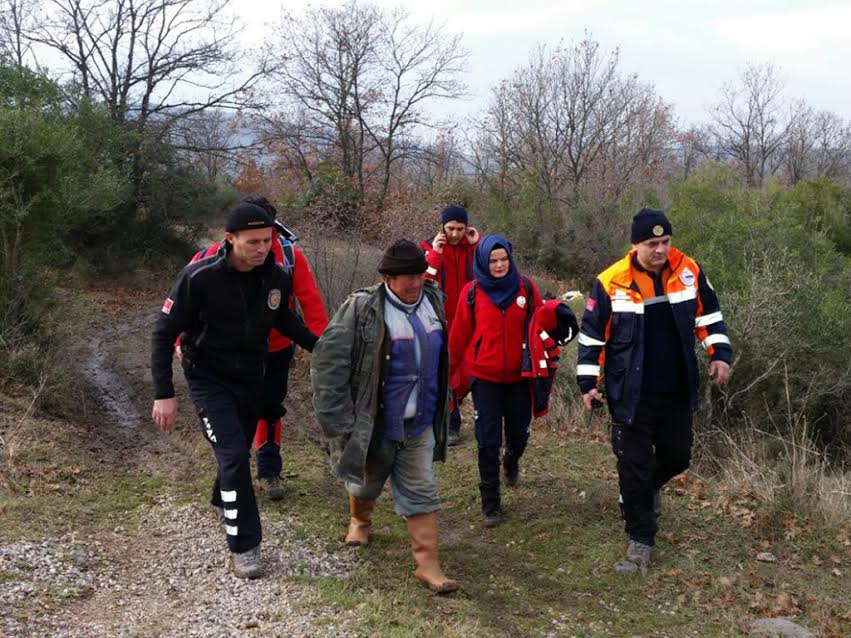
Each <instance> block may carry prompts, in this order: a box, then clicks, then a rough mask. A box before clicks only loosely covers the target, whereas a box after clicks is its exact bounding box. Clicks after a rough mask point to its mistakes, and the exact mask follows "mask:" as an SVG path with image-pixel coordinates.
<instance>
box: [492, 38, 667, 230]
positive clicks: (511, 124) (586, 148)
mask: <svg viewBox="0 0 851 638" xmlns="http://www.w3.org/2000/svg"><path fill="white" fill-rule="evenodd" d="M478 131H479V141H478V143H477V144H476V157H477V159H478V165H479V172H480V175H482V176H484V179H486V180H493V179H496V180H497V182H498V183H499V185H500V191H501V192H503V193H505V194H509V193H510V191H516V190H517V188H518V187H519V184H518V182H517V180H521V181H522V180H524V179H527V178H528V176H529V175H534V177H535V180H536V182H537V183H538V185H539V186H540V188H541V189H542V191H543V193H544V194H545V196H546V197H545V199H546V200H547V202H548V203H549V204H558V203H561V204H566V205H567V206H574V205H576V204H578V203H579V202H580V201H581V200H582V198H583V195H584V194H587V192H588V190H587V189H588V188H589V187H590V186H591V185H592V184H593V185H594V186H595V189H594V194H595V195H601V194H603V191H604V190H605V191H607V193H608V194H607V196H608V197H609V198H615V199H616V198H617V197H618V196H619V194H620V193H621V192H623V190H624V188H626V186H627V185H628V184H630V183H631V182H632V181H633V180H634V179H635V178H637V177H638V176H639V174H640V173H643V172H646V170H647V169H648V168H650V169H652V167H653V162H654V161H655V160H654V158H655V157H656V156H657V155H658V154H659V153H661V152H662V150H663V149H664V148H665V147H666V146H667V144H668V141H669V140H670V138H671V136H672V134H673V130H672V125H671V117H670V108H669V107H668V106H667V105H666V104H665V103H664V102H663V101H662V100H661V99H660V98H659V97H658V96H657V95H656V93H655V91H654V90H653V89H652V87H650V86H647V85H644V84H642V83H641V82H639V80H638V78H637V77H636V76H634V75H630V76H623V75H621V74H620V73H619V72H618V52H617V51H614V52H612V53H610V54H608V55H606V54H605V53H604V52H603V51H602V50H601V49H600V45H599V44H598V43H597V42H594V41H593V40H590V39H586V40H583V41H581V42H579V43H577V44H574V45H571V46H570V47H559V48H557V49H555V50H553V51H548V50H547V49H546V48H545V47H540V48H539V49H538V50H537V51H536V52H535V53H534V54H533V56H532V59H531V61H530V63H529V64H528V65H527V66H524V67H523V68H521V69H519V70H517V71H515V73H514V74H513V76H512V77H511V79H509V80H505V81H503V82H501V83H500V84H499V85H498V86H497V88H496V89H495V90H494V93H493V98H492V101H491V103H490V105H489V107H488V109H487V111H486V113H485V116H484V118H483V119H482V121H481V122H480V124H479V127H478ZM509 183H510V184H509ZM539 221H543V219H542V218H541V219H539Z"/></svg>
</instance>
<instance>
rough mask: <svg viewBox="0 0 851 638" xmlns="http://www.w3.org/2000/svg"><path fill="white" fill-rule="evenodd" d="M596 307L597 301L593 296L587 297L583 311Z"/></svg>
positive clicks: (592, 309)
mask: <svg viewBox="0 0 851 638" xmlns="http://www.w3.org/2000/svg"><path fill="white" fill-rule="evenodd" d="M596 307H597V302H596V301H595V300H594V298H593V297H591V298H590V299H588V303H587V304H585V311H586V312H594V308H596Z"/></svg>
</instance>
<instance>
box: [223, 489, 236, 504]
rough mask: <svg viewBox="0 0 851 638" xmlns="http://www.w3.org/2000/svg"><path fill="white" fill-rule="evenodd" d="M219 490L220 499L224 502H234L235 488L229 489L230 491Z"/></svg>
mask: <svg viewBox="0 0 851 638" xmlns="http://www.w3.org/2000/svg"><path fill="white" fill-rule="evenodd" d="M220 491H221V493H222V500H223V501H224V502H225V503H236V490H231V491H230V492H225V491H224V490H220Z"/></svg>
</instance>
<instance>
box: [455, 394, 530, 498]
mask: <svg viewBox="0 0 851 638" xmlns="http://www.w3.org/2000/svg"><path fill="white" fill-rule="evenodd" d="M470 390H471V392H472V394H473V414H474V418H475V421H476V441H477V442H478V444H479V480H480V483H479V492H480V493H481V497H482V511H483V512H485V513H488V514H492V513H494V512H495V511H498V510H499V509H500V508H501V501H500V495H499V450H500V447H501V446H502V437H503V431H504V432H505V459H504V462H505V464H506V466H507V467H511V466H515V467H516V464H517V462H518V461H519V460H520V457H521V456H523V452H524V451H525V450H526V443H527V442H528V441H529V423H530V422H531V421H532V396H531V394H530V392H529V382H528V381H521V382H520V383H493V382H492V381H484V380H482V379H473V381H472V384H471V386H470Z"/></svg>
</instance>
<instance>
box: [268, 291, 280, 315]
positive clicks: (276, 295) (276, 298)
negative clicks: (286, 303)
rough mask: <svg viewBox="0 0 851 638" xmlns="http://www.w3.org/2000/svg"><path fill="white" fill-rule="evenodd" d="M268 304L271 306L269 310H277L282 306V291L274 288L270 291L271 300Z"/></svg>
mask: <svg viewBox="0 0 851 638" xmlns="http://www.w3.org/2000/svg"><path fill="white" fill-rule="evenodd" d="M267 303H268V304H269V308H271V309H272V310H277V309H278V306H280V305H281V291H280V290H278V289H277V288H272V290H270V291H269V300H268V302H267Z"/></svg>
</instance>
